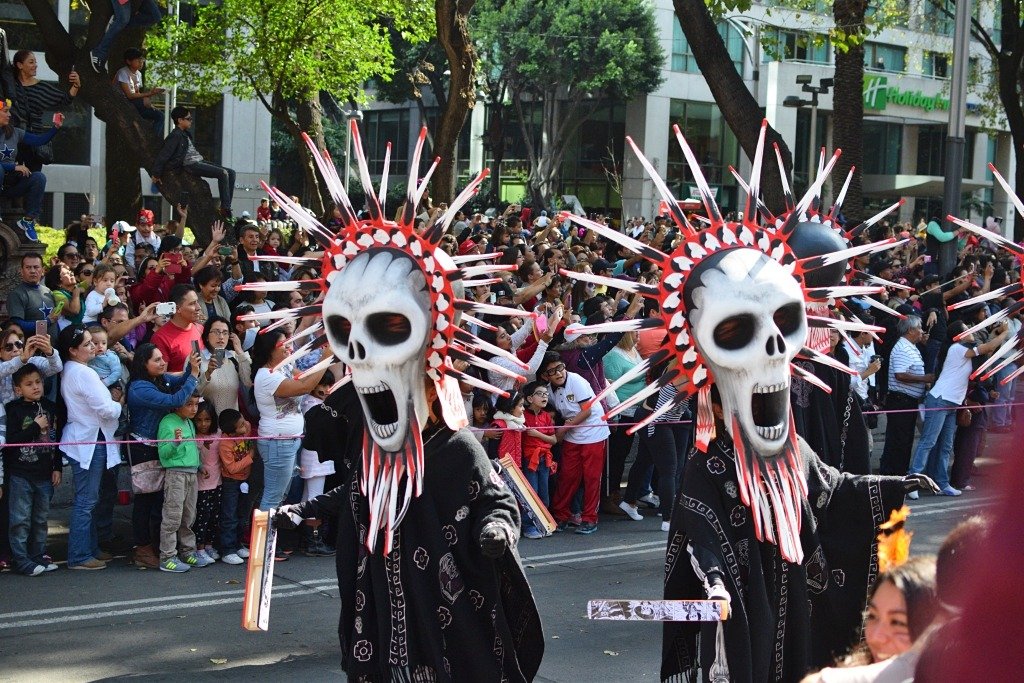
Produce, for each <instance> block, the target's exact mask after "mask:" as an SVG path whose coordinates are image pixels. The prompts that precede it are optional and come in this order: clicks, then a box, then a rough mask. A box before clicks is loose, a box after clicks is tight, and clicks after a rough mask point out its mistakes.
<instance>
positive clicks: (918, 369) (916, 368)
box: [889, 337, 925, 398]
mask: <svg viewBox="0 0 1024 683" xmlns="http://www.w3.org/2000/svg"><path fill="white" fill-rule="evenodd" d="M897 373H907V374H911V375H923V374H924V358H922V357H921V352H920V351H919V350H918V349H917V346H916V345H914V344H911V343H910V341H908V340H907V338H906V337H900V338H899V340H898V341H897V342H896V346H894V347H892V353H891V354H890V355H889V391H898V392H900V393H901V394H906V395H907V396H913V397H914V398H921V397H922V396H924V392H925V385H924V384H923V383H921V382H901V381H899V380H898V379H896V374H897Z"/></svg>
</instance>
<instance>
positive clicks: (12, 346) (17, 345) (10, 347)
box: [4, 341, 25, 351]
mask: <svg viewBox="0 0 1024 683" xmlns="http://www.w3.org/2000/svg"><path fill="white" fill-rule="evenodd" d="M23 348H25V344H23V343H22V342H20V341H13V342H7V343H6V344H4V350H5V351H17V350H18V349H23Z"/></svg>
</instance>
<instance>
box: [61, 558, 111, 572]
mask: <svg viewBox="0 0 1024 683" xmlns="http://www.w3.org/2000/svg"><path fill="white" fill-rule="evenodd" d="M106 568H107V563H106V562H100V561H99V560H97V559H96V558H95V557H90V558H89V559H88V560H86V561H85V562H83V563H82V564H76V565H73V566H72V565H68V569H84V570H85V571H96V570H97V569H106Z"/></svg>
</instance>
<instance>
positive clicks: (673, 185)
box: [665, 100, 740, 210]
mask: <svg viewBox="0 0 1024 683" xmlns="http://www.w3.org/2000/svg"><path fill="white" fill-rule="evenodd" d="M669 112H670V113H669V126H670V127H671V126H672V125H678V126H679V128H680V130H682V132H683V135H684V136H685V137H686V142H687V143H688V144H689V145H690V148H691V149H692V150H693V153H694V155H696V157H697V160H698V162H700V166H701V170H702V172H703V173H704V177H705V178H707V181H708V183H709V184H710V185H711V186H712V188H717V189H718V197H717V201H718V203H719V205H720V206H722V207H723V208H724V209H730V210H731V209H735V208H736V206H737V204H736V180H735V179H734V178H733V177H732V174H731V173H729V166H734V167H736V166H739V160H740V146H739V142H737V140H736V136H735V135H733V133H732V131H731V130H729V127H728V126H727V125H726V123H725V119H723V118H722V112H721V111H719V109H718V107H717V106H716V105H714V104H710V103H707V102H687V101H684V100H672V103H671V105H670V110H669ZM667 157H668V169H667V174H666V177H665V180H666V181H667V182H668V186H669V188H670V189H671V190H672V192H673V193H674V194H675V195H676V197H677V198H679V199H684V198H686V197H689V196H690V188H691V187H692V186H693V182H694V181H693V175H692V173H691V172H690V168H689V165H688V164H687V163H686V159H685V157H683V152H682V150H681V149H679V144H678V143H677V142H676V138H675V134H674V133H670V134H669V143H668V155H667Z"/></svg>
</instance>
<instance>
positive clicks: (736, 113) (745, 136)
mask: <svg viewBox="0 0 1024 683" xmlns="http://www.w3.org/2000/svg"><path fill="white" fill-rule="evenodd" d="M672 4H673V5H674V7H675V11H676V17H677V18H678V19H679V24H680V26H681V27H682V29H683V33H684V34H685V35H686V40H687V42H688V43H689V44H690V50H691V52H693V56H694V59H696V60H697V66H698V67H699V68H700V72H701V74H703V75H704V78H705V80H706V81H707V84H708V88H710V89H711V95H712V96H713V97H714V98H715V103H716V104H717V105H718V108H719V109H720V110H721V112H722V116H723V118H725V122H726V123H727V124H729V128H730V130H732V132H733V134H734V135H735V136H736V139H737V140H738V141H739V143H740V146H741V147H742V148H743V151H744V152H746V153H747V156H748V157H750V158H753V157H754V152H755V150H756V149H757V138H758V136H759V135H760V132H761V121H762V120H763V119H764V114H763V113H762V112H761V105H759V104H758V103H757V100H756V99H754V96H753V95H751V94H750V91H749V90H747V86H746V84H745V83H744V82H743V77H742V76H741V75H740V74H739V73H737V71H736V67H735V66H733V63H732V57H730V56H729V51H728V50H727V49H726V47H725V42H724V41H723V40H722V36H721V35H719V33H718V28H717V27H716V26H715V22H714V20H713V19H712V18H711V14H710V12H709V11H708V7H707V5H706V4H704V0H673V3H672ZM772 143H775V144H777V145H778V146H779V150H780V151H781V153H782V161H783V165H784V166H785V167H786V171H787V172H788V171H790V170H792V168H793V156H792V154H790V151H789V147H788V146H787V145H786V142H785V140H783V139H782V136H781V135H779V132H778V131H777V130H775V129H774V128H772V127H771V126H769V127H768V131H767V135H766V140H765V155H766V160H765V163H764V164H763V166H762V170H761V174H762V179H761V192H762V195H763V197H764V201H765V204H767V205H768V208H769V209H770V210H772V211H774V212H780V211H781V210H782V208H783V207H784V201H783V195H782V183H781V181H780V179H779V168H778V164H776V163H775V162H774V160H772V159H770V158H767V157H768V155H769V154H772V151H771V150H772ZM672 144H674V143H672ZM772 156H774V154H772Z"/></svg>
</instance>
